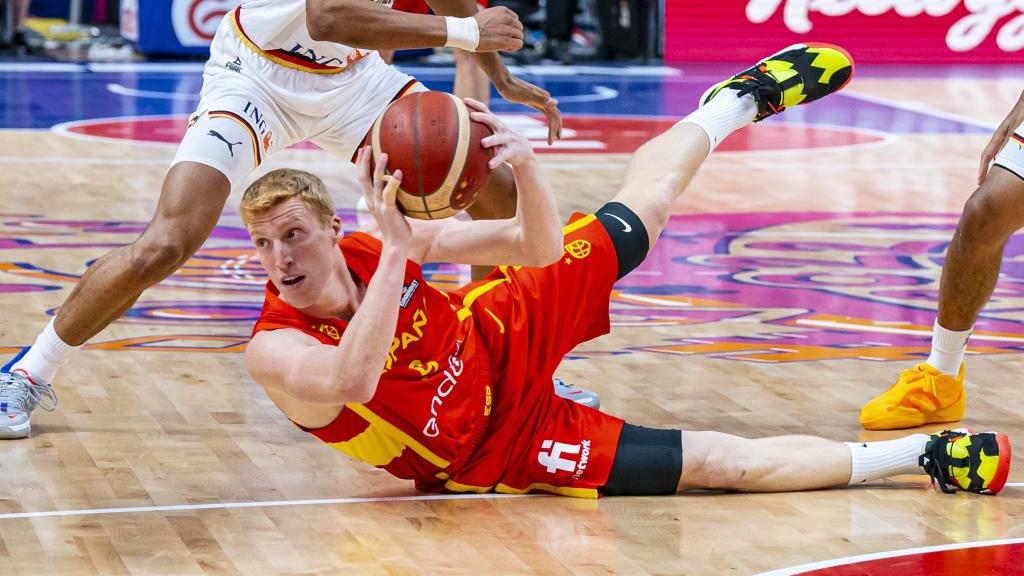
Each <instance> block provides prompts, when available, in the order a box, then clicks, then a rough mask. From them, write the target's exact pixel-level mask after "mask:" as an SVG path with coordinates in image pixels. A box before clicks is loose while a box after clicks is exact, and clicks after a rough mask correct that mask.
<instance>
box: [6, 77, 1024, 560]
mask: <svg viewBox="0 0 1024 576" xmlns="http://www.w3.org/2000/svg"><path fill="white" fill-rule="evenodd" d="M1022 88H1024V83H1022V82H1019V81H1013V80H1011V79H999V78H989V79H986V78H936V79H920V78H917V79H914V80H913V81H911V80H910V79H908V78H905V77H899V76H892V77H874V78H873V77H871V76H870V75H868V76H867V77H865V78H861V79H858V80H856V81H855V82H854V83H853V85H851V87H850V92H851V94H854V95H855V96H856V97H857V98H859V99H861V101H865V102H866V101H871V102H876V103H877V102H887V103H889V105H890V106H891V107H892V108H893V109H895V110H904V111H917V112H916V113H921V112H920V111H921V110H924V111H925V113H926V114H930V115H932V117H934V118H936V119H942V118H945V120H944V121H952V120H950V119H955V120H956V121H958V122H966V123H968V124H971V123H973V125H976V126H982V127H984V126H988V125H991V126H994V125H995V124H998V122H999V121H1000V120H1001V118H1002V117H1003V115H1004V114H1005V112H1006V111H1008V110H1009V108H1010V107H1011V105H1012V104H1013V102H1014V101H1015V100H1016V98H1017V96H1018V94H1019V93H1020V90H1021V89H1022ZM965 100H969V101H970V102H972V103H973V104H972V106H971V107H969V108H964V107H963V106H961V105H960V104H957V103H958V102H960V103H962V102H963V101H965ZM936 121H938V120H936ZM762 128H765V127H764V126H755V127H753V128H751V129H750V132H749V136H750V138H752V139H753V141H754V142H755V143H756V139H757V137H758V136H757V134H758V133H757V131H758V130H760V129H762ZM766 130H767V128H766ZM878 132H879V131H877V130H876V131H874V132H873V133H876V134H877V133H878ZM883 136H884V138H881V137H880V138H879V141H878V142H874V143H872V144H869V145H857V146H843V145H839V146H831V147H822V148H815V149H796V150H788V151H786V150H783V151H771V152H761V151H732V152H730V151H723V152H722V153H720V154H718V153H716V154H715V155H713V156H712V157H711V158H710V159H709V160H708V161H707V163H706V164H705V166H704V168H703V170H702V172H701V173H700V174H699V176H698V177H697V178H696V180H695V181H694V182H693V184H692V186H691V188H690V190H689V191H688V192H687V193H686V194H685V196H684V197H683V198H682V199H681V201H680V202H679V204H678V205H677V206H676V214H677V216H676V217H674V218H673V220H672V223H671V224H670V227H669V232H668V235H667V237H666V238H665V239H664V240H663V241H662V244H661V245H660V246H659V249H658V251H657V252H655V253H654V254H652V257H651V260H650V261H649V263H648V264H647V265H645V267H644V268H642V269H641V272H642V274H640V275H638V276H636V278H635V279H634V280H631V281H629V282H626V283H624V284H623V285H622V286H620V288H621V290H619V291H617V292H616V294H615V295H614V302H613V306H612V310H613V313H612V320H613V326H614V327H613V331H612V333H611V334H610V335H608V336H606V337H603V338H601V339H599V340H596V341H594V342H591V343H587V344H585V345H583V346H581V347H580V348H579V349H578V350H577V351H575V352H574V353H573V355H572V356H571V357H570V358H569V359H567V360H566V361H565V362H564V363H563V366H562V367H561V369H560V370H559V371H558V375H559V376H560V377H562V378H563V379H565V380H568V381H571V382H573V383H575V384H577V385H580V386H584V387H588V388H592V389H594V390H597V391H598V392H599V393H600V394H601V397H602V403H603V409H605V410H606V411H609V412H611V413H614V414H616V415H619V416H621V417H623V418H625V419H626V420H627V421H631V422H634V423H638V424H644V425H648V426H666V427H668V426H671V427H682V428H684V429H694V430H705V429H711V430H720V431H725V432H730V433H734V434H739V435H744V436H764V435H776V434H817V435H821V436H826V437H829V438H834V439H838V440H853V439H857V438H861V439H872V438H877V437H878V436H868V435H867V434H865V433H863V432H862V430H861V429H860V426H859V423H858V421H857V414H858V411H859V409H860V406H861V405H862V404H863V403H864V402H865V401H867V400H868V399H869V398H871V397H872V396H873V395H874V394H876V393H877V392H879V391H881V390H883V389H884V388H886V387H887V386H888V385H889V384H890V383H891V381H892V380H893V379H894V378H895V377H896V375H897V373H898V372H899V371H900V370H901V369H903V368H906V367H909V366H910V365H912V364H913V362H914V358H920V357H921V356H922V355H927V346H928V341H927V334H926V332H923V331H926V330H927V328H928V327H930V324H931V316H930V312H929V308H930V307H933V306H934V291H935V290H936V289H937V278H938V272H939V266H938V265H937V264H936V259H935V255H936V252H935V250H936V246H938V250H939V252H938V254H939V256H941V247H942V244H943V238H948V237H949V236H950V235H951V234H952V228H951V227H952V226H954V225H955V222H956V217H957V215H958V214H959V211H960V209H961V207H962V205H963V202H964V201H965V200H966V198H967V197H968V196H969V195H970V193H971V192H972V191H973V190H974V176H975V174H976V166H977V161H978V158H979V156H980V152H981V150H982V148H983V147H984V145H985V143H986V142H987V140H988V136H987V135H985V134H984V133H980V132H975V133H966V134H964V133H955V132H946V133H940V132H935V131H932V132H929V130H928V129H927V126H926V127H925V129H922V130H919V131H916V132H915V131H912V130H903V129H901V128H899V127H898V126H895V125H894V126H893V130H892V131H891V132H889V133H885V134H883ZM755 147H756V146H755ZM0 150H2V152H0V170H2V174H3V186H4V188H3V198H4V200H5V201H4V204H3V206H2V207H0V213H2V214H0V216H2V217H0V243H2V244H0V245H2V246H3V248H2V251H0V314H2V322H0V351H2V352H4V353H5V357H6V356H10V355H12V354H13V353H14V352H15V351H16V349H17V348H19V347H21V346H24V345H28V344H30V343H31V341H32V339H33V338H34V337H35V335H36V333H37V332H38V330H39V329H41V328H42V326H43V325H44V324H45V322H46V321H47V319H48V317H47V313H52V312H53V310H54V309H55V308H56V307H57V306H59V305H60V303H61V302H62V300H63V299H64V298H65V297H66V296H67V294H68V293H69V291H70V289H71V287H72V286H73V283H74V281H75V279H76V278H77V277H78V276H79V275H80V274H81V273H82V271H83V270H84V268H85V266H86V265H87V263H88V262H90V261H91V260H93V259H95V258H97V257H99V256H100V255H102V254H103V253H105V252H106V251H107V250H108V249H109V248H110V247H111V246H113V245H117V244H122V243H125V242H128V241H130V240H131V239H132V238H134V235H136V234H137V233H138V232H139V231H140V230H141V226H144V224H145V222H146V220H147V219H148V216H149V214H150V213H151V211H152V210H153V208H154V206H155V203H156V191H157V190H159V186H160V182H161V180H162V176H163V171H164V167H165V165H166V163H167V161H168V160H169V159H170V158H171V156H172V155H173V148H172V147H166V146H142V145H137V144H135V143H131V142H122V143H116V142H111V141H102V142H97V141H87V140H81V139H75V138H69V137H67V136H66V135H63V134H58V133H54V132H52V131H49V130H6V131H2V132H0ZM627 159H628V156H626V155H624V154H600V155H594V154H591V155H568V154H565V155H562V154H551V155H545V156H544V157H543V160H544V165H545V167H546V169H547V171H548V174H549V175H550V177H551V179H552V180H553V182H554V185H555V188H556V190H557V191H558V194H559V199H560V202H561V208H562V212H563V216H568V214H569V213H570V212H572V211H576V210H581V211H586V210H593V209H596V208H597V207H598V206H600V204H601V203H603V202H604V201H605V200H607V199H609V198H610V197H611V196H612V195H613V194H614V191H615V189H616V187H617V186H618V184H619V182H620V180H621V176H622V171H623V168H624V166H625V162H626V161H627ZM281 166H296V167H301V168H305V169H309V170H312V171H315V172H316V173H318V174H319V175H321V176H322V177H324V178H325V180H327V181H328V182H329V183H330V187H331V189H332V191H333V192H334V193H335V196H336V199H337V200H338V202H339V205H340V206H342V207H345V210H344V211H343V215H344V217H345V219H346V223H348V224H351V223H352V220H353V213H352V211H351V210H349V209H348V207H351V206H352V205H353V204H354V199H355V187H354V181H353V179H352V169H351V167H350V166H348V165H347V164H345V163H342V162H338V161H336V160H332V159H330V158H329V157H327V156H325V155H323V154H321V153H319V152H310V151H295V152H292V151H289V152H286V153H285V154H283V155H281V156H280V157H277V158H274V159H273V160H272V161H271V162H268V163H267V164H266V165H265V166H264V169H273V168H277V167H281ZM237 201H238V196H237V192H236V194H235V195H233V196H232V198H231V200H230V203H229V210H228V212H227V213H226V214H225V216H224V218H223V219H222V222H221V228H220V229H219V233H218V235H216V236H215V237H214V238H212V239H211V240H210V241H209V242H208V243H207V245H206V246H205V247H204V249H203V251H201V252H200V254H199V255H197V257H196V258H194V259H193V261H192V262H190V263H189V265H188V266H187V267H186V268H185V269H184V270H183V271H182V272H181V273H179V274H177V275H176V276H174V277H173V278H171V279H169V280H168V281H167V282H165V283H164V284H162V285H160V286H158V287H156V288H155V289H153V290H150V291H149V292H147V293H146V294H145V295H144V296H143V297H142V298H141V299H140V301H139V303H138V304H137V305H136V307H135V309H134V310H133V311H132V313H131V314H130V315H129V316H128V317H126V318H125V319H124V320H122V321H119V322H117V323H115V324H114V325H113V326H111V327H110V328H109V329H108V330H106V331H104V332H103V333H102V334H101V335H99V336H98V337H97V338H96V339H95V341H94V342H93V344H92V345H91V346H89V347H88V349H87V350H84V351H83V352H81V353H80V354H79V355H78V356H77V357H76V358H75V359H74V360H73V362H72V364H71V365H70V366H69V367H68V368H67V369H65V370H64V371H63V372H62V373H61V374H60V375H59V377H58V380H57V382H56V387H57V391H58V394H59V396H60V400H61V407H60V409H59V410H58V411H56V412H54V413H44V412H37V416H36V417H35V419H34V420H33V431H34V434H33V436H32V437H31V438H30V439H28V440H24V441H8V442H3V443H0V570H2V571H3V572H5V573H7V574H126V573H132V574H246V575H249V574H360V575H361V574H454V573H461V574H527V573H537V574H709V575H712V574H755V573H761V572H765V571H771V570H777V569H783V568H786V567H789V566H795V565H800V564H805V563H811V562H820V561H827V560H833V559H836V558H842V557H848V556H855V555H861V554H869V553H877V552H885V551H892V550H898V549H908V548H919V547H928V546H938V545H950V544H966V543H971V542H976V541H994V540H1004V539H1020V538H1024V521H1022V518H1024V484H1022V482H1024V463H1022V462H1021V461H1020V458H1019V457H1017V458H1015V462H1014V469H1013V470H1012V472H1011V475H1010V480H1009V481H1010V483H1011V484H1010V485H1009V486H1008V487H1007V488H1006V489H1005V491H1004V492H1003V494H1001V495H1000V496H998V497H979V496H976V495H969V494H955V495H946V494H942V493H940V492H937V491H935V490H927V489H925V488H924V484H925V479H924V478H923V477H908V478H906V479H905V480H906V482H904V483H900V484H895V483H894V484H888V485H879V486H874V487H869V488H856V489H852V488H851V489H840V490H834V491H820V492H810V493H794V494H769V495H743V494H730V493H725V494H723V493H710V492H709V493H699V494H688V495H683V496H676V497H650V498H607V499H602V500H599V501H582V500H575V499H569V498H561V497H553V496H528V497H491V496H484V497H476V496H458V497H441V498H437V497H434V496H427V495H423V494H419V493H417V492H415V491H414V490H413V489H412V487H411V486H410V485H408V484H406V483H403V482H400V481H397V480H395V479H393V478H391V477H389V476H387V475H386V474H385V473H383V472H381V471H378V470H375V469H372V468H370V467H368V466H365V465H362V464H361V463H357V462H352V461H350V460H348V459H347V457H345V456H344V455H342V454H340V453H338V452H336V451H335V450H333V449H331V448H329V447H327V446H325V445H323V444H320V443H319V442H317V441H315V440H314V439H313V438H312V437H310V436H308V435H306V434H304V433H302V432H299V431H298V430H296V429H295V428H293V427H292V426H291V425H289V424H288V422H287V421H286V420H285V418H284V417H283V416H281V414H280V413H278V412H277V410H276V409H275V408H274V406H273V405H272V404H271V403H270V401H269V400H267V398H266V397H265V396H264V395H263V394H262V392H261V391H260V390H259V389H258V387H257V386H256V385H255V384H253V383H252V382H251V380H250V379H249V377H248V376H247V374H246V372H245V370H244V367H243V365H242V355H241V354H240V353H239V352H240V351H241V350H242V349H243V347H244V343H245V339H246V336H247V335H248V332H249V329H250V326H251V323H252V317H253V314H254V313H255V312H254V310H255V311H258V306H259V303H260V294H261V288H260V287H261V285H262V281H263V279H262V278H261V277H260V275H259V271H258V266H256V265H254V263H253V262H252V261H251V260H250V259H249V258H250V255H251V254H252V251H251V250H249V249H248V247H247V245H246V242H245V238H244V236H241V235H240V232H241V231H240V229H239V227H240V221H239V219H238V217H237V214H236V212H235V207H236V206H237ZM1014 246H1015V245H1014ZM1011 252H1012V253H1009V254H1008V257H1007V274H1006V276H1005V278H1004V279H1003V282H1002V283H1001V284H1000V290H1001V296H1000V301H999V302H998V303H994V306H993V309H992V310H993V312H992V314H990V315H986V317H985V319H984V322H983V323H982V324H980V325H979V331H980V332H985V333H989V334H991V335H992V336H991V337H990V339H988V340H984V341H974V344H975V345H977V347H978V349H983V351H984V353H983V354H978V355H972V356H971V357H969V359H968V372H967V378H968V381H969V383H968V393H969V400H968V417H967V419H966V420H965V424H966V425H968V426H971V427H974V428H977V429H999V430H1001V431H1004V432H1006V433H1008V434H1009V435H1010V436H1011V439H1013V440H1015V441H1017V442H1022V443H1024V388H1022V386H1021V382H1024V368H1022V361H1021V360H1022V357H1021V354H1020V352H1019V349H1020V348H1019V347H1020V339H1021V338H1024V330H1022V329H1020V328H1019V326H1020V324H1019V323H1020V322H1021V321H1022V320H1024V317H1022V315H1021V310H1022V309H1024V307H1022V305H1021V304H1022V300H1021V298H1022V297H1024V295H1021V294H1020V293H1019V286H1022V285H1024V279H1022V276H1021V274H1020V273H1019V272H1018V270H1019V269H1018V268H1017V266H1018V263H1019V262H1021V261H1022V259H1024V256H1022V255H1021V253H1024V250H1021V249H1019V248H1013V250H1012V251H1011ZM865 255H867V256H870V257H871V258H867V257H865ZM812 256H813V260H814V261H813V263H808V259H810V258H811V257H812ZM858 258H860V259H858ZM741 260H742V261H741ZM882 260H885V263H884V264H883V263H880V262H881V261H882ZM907 262H916V265H914V266H911V265H905V264H907ZM851 265H853V268H858V267H859V268H862V269H861V270H860V271H858V270H852V271H851ZM786 270H790V271H793V270H796V271H803V272H806V273H801V274H798V273H797V272H792V273H787V272H786ZM463 274H465V271H463V270H459V269H454V268H440V269H438V270H437V271H436V273H435V280H436V281H437V282H438V283H441V284H449V285H450V284H454V283H457V282H459V281H460V279H462V276H461V275H463ZM787 274H788V275H787ZM865 274H866V275H865ZM783 277H785V278H783ZM797 277H800V279H798V278H797ZM908 277H913V278H917V279H922V280H921V282H919V283H916V284H913V286H914V290H909V289H907V288H906V286H907V283H906V282H902V281H901V279H906V278H908ZM864 278H869V279H870V280H865V279H864ZM887 282H888V283H889V284H891V290H890V289H880V288H879V286H882V288H885V286H887V285H888V284H886V283H887ZM801 283H802V284H801ZM911 292H913V293H911ZM794 318H795V319H796V320H794ZM871 321H877V323H872V322H871ZM1014 325H1016V326H1017V329H1016V330H1014V329H1013V326H1014ZM865 331H866V332H865ZM882 436H883V437H884V435H882ZM1021 445H1022V446H1024V444H1021ZM780 573H781V572H780ZM785 573H794V572H792V571H791V572H785ZM960 573H963V572H960ZM967 573H968V574H969V573H972V572H969V571H968V572H967ZM974 573H979V574H980V573H983V572H974Z"/></svg>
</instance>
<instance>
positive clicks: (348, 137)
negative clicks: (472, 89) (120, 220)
mask: <svg viewBox="0 0 1024 576" xmlns="http://www.w3.org/2000/svg"><path fill="white" fill-rule="evenodd" d="M229 16H230V13H229ZM300 68H301V66H295V67H294V68H293V67H286V66H285V65H282V64H278V63H275V62H272V61H270V60H269V59H267V58H265V57H264V56H262V55H260V54H259V53H257V52H256V51H254V50H253V49H252V48H250V47H249V46H248V45H246V44H245V43H244V42H243V40H242V39H241V38H239V37H238V35H237V34H236V32H235V28H234V26H233V25H232V23H231V22H230V21H229V19H228V17H226V18H225V19H224V21H222V22H221V25H220V27H219V28H218V29H217V34H216V36H215V37H214V39H213V44H212V45H211V46H210V59H209V61H207V63H206V67H205V69H204V71H203V89H202V92H201V93H200V101H199V106H198V107H197V108H196V112H195V114H193V115H192V116H191V117H190V118H189V128H188V130H187V131H186V132H185V137H184V138H183V139H182V141H181V144H180V145H179V146H178V152H177V154H176V155H175V157H174V161H173V162H172V165H174V164H177V163H178V162H185V161H188V162H198V163H200V164H205V165H207V166H210V167H212V168H215V169H217V170H219V171H220V172H222V173H223V174H224V175H225V176H227V178H228V180H230V181H231V185H232V187H234V186H235V185H237V184H239V183H240V182H241V181H242V180H243V179H244V178H245V177H246V176H247V175H249V174H250V173H251V172H252V171H253V170H254V169H256V167H258V166H259V165H260V164H261V163H262V162H263V160H264V159H266V158H267V157H268V156H270V155H271V154H273V153H275V152H277V151H278V150H284V149H285V148H287V147H289V146H291V145H292V144H295V143H297V142H301V141H303V140H311V141H313V143H315V144H316V145H318V146H320V147H321V148H323V149H324V150H326V151H327V152H329V153H331V154H333V155H335V156H338V157H341V158H343V159H345V160H351V159H352V158H353V156H354V155H355V152H356V150H357V149H358V147H359V145H360V144H361V143H362V142H363V139H364V138H365V137H366V134H367V133H368V132H369V131H370V128H371V127H372V126H373V122H374V121H375V120H376V119H377V116H379V115H380V114H381V113H382V112H383V111H384V109H385V108H387V106H388V104H390V103H391V102H392V101H393V100H394V99H396V98H398V97H399V96H402V95H403V94H406V93H409V92H419V91H425V90H426V87H424V86H423V85H422V84H420V83H419V82H417V81H416V79H415V78H413V77H412V76H409V75H408V74H404V73H402V72H399V71H398V70H397V69H395V68H394V67H392V66H390V65H388V64H386V63H385V62H384V61H383V60H381V58H380V56H378V55H377V53H376V52H372V51H371V52H369V53H368V54H367V55H366V56H365V57H364V58H362V59H361V60H359V61H357V62H354V63H352V64H351V65H350V66H349V67H348V68H346V69H344V70H343V71H341V72H338V73H336V74H315V73H312V72H308V71H305V70H302V69H300Z"/></svg>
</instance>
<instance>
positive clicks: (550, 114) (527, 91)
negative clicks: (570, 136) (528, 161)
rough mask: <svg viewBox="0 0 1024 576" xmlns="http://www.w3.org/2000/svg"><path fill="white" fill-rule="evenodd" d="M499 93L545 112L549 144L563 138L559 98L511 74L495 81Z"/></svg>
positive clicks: (510, 99)
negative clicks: (556, 98) (499, 80)
mask: <svg viewBox="0 0 1024 576" xmlns="http://www.w3.org/2000/svg"><path fill="white" fill-rule="evenodd" d="M494 87H495V89H497V90H498V94H501V97H502V98H504V99H505V100H508V101H509V102H515V103H516V104H523V105H525V106H529V107H530V108H533V109H534V110H538V111H540V112H543V113H544V116H545V117H546V118H547V119H548V144H552V143H554V141H555V140H560V139H561V138H562V112H561V111H560V110H559V109H558V100H555V99H554V98H552V97H551V94H550V93H549V92H548V91H547V90H545V89H543V88H540V87H539V86H534V85H533V84H530V83H529V82H526V81H525V80H520V79H519V78H516V77H515V76H512V75H511V74H510V75H508V78H507V79H505V80H503V81H501V82H495V83H494Z"/></svg>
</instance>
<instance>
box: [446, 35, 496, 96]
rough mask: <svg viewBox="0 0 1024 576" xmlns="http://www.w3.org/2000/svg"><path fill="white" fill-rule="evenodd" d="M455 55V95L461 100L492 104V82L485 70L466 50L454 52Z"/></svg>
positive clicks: (455, 50)
mask: <svg viewBox="0 0 1024 576" xmlns="http://www.w3.org/2000/svg"><path fill="white" fill-rule="evenodd" d="M452 53H453V54H454V55H455V91H454V92H455V95H456V96H458V97H459V98H473V99H475V100H479V101H481V102H483V103H484V104H490V102H491V80H490V79H489V78H488V77H487V73H485V72H484V70H483V68H480V67H479V66H477V65H476V60H473V56H472V55H471V54H470V53H469V52H466V51H465V50H459V49H458V48H456V49H454V50H452Z"/></svg>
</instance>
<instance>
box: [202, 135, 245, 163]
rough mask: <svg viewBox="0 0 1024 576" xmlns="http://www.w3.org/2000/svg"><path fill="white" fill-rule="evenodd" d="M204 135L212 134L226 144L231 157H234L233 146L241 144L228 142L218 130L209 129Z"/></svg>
mask: <svg viewBox="0 0 1024 576" xmlns="http://www.w3.org/2000/svg"><path fill="white" fill-rule="evenodd" d="M206 135H207V136H213V137H214V138H216V139H217V140H220V141H221V142H223V143H225V144H227V146H228V152H230V153H231V157H232V158H234V157H235V146H236V145H238V144H241V142H228V141H227V138H224V137H223V136H221V135H220V132H217V131H216V130H210V131H209V132H207V133H206Z"/></svg>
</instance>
